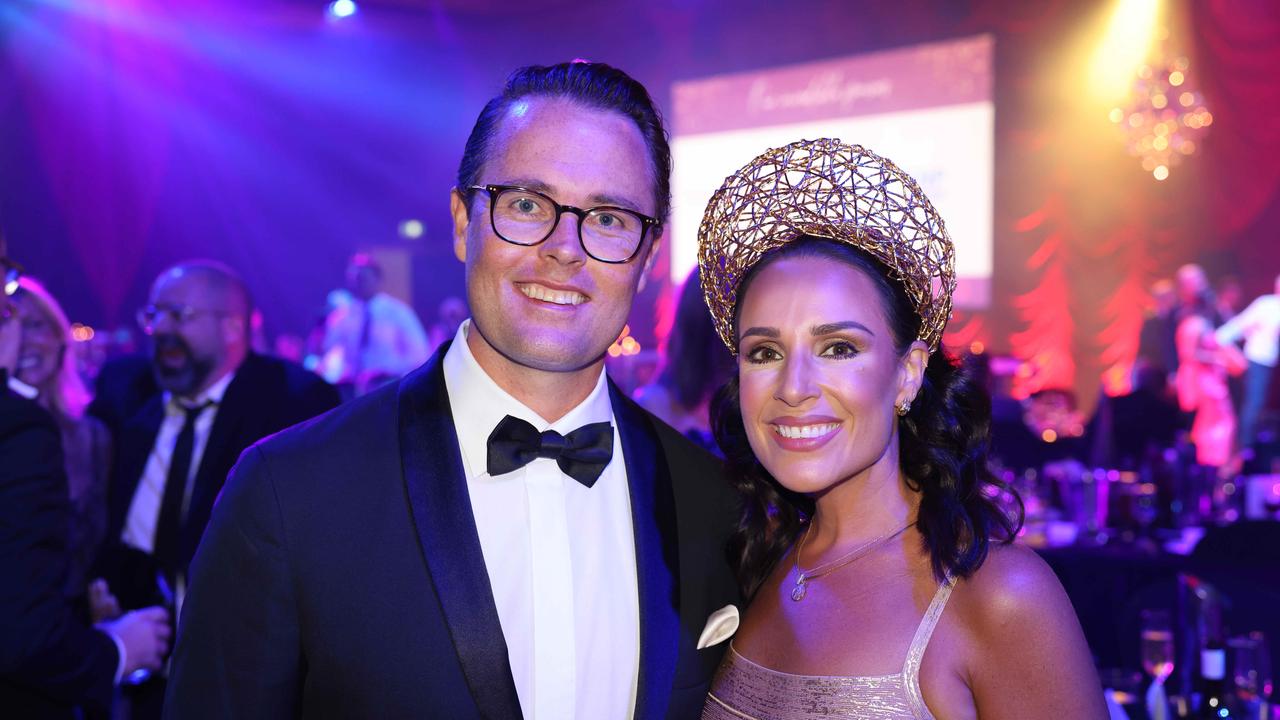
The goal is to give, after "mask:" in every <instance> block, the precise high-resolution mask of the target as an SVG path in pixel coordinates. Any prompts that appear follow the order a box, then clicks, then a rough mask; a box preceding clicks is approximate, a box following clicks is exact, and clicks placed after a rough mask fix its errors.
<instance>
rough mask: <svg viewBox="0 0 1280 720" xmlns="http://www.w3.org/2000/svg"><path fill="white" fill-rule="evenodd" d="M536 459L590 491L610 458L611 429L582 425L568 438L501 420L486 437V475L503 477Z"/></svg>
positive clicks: (517, 421)
mask: <svg viewBox="0 0 1280 720" xmlns="http://www.w3.org/2000/svg"><path fill="white" fill-rule="evenodd" d="M535 458H550V459H552V460H555V461H556V464H557V465H559V466H560V469H561V470H562V471H564V474H565V475H568V476H569V477H571V478H573V479H574V480H577V481H578V482H580V483H582V484H583V485H586V486H587V487H591V486H592V485H595V484H596V480H598V479H599V478H600V473H602V472H604V468H605V466H606V465H608V464H609V460H611V459H612V458H613V426H612V425H610V424H609V423H607V422H600V423H592V424H590V425H583V426H582V427H580V428H578V429H577V430H574V431H573V432H571V433H569V434H568V435H561V434H560V433H558V432H556V431H555V430H548V431H546V432H544V433H540V432H538V429H537V428H535V427H534V426H532V425H530V424H529V423H527V422H525V421H524V420H521V419H520V418H515V417H511V416H510V415H508V416H506V417H504V418H502V422H500V423H498V427H496V428H494V429H493V432H492V433H490V434H489V468H488V469H489V474H490V475H505V474H507V473H509V472H511V471H513V470H519V469H520V468H522V467H524V466H525V465H528V464H529V463H530V462H532V461H533V460H534V459H535Z"/></svg>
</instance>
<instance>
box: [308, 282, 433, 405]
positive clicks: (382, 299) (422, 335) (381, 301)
mask: <svg viewBox="0 0 1280 720" xmlns="http://www.w3.org/2000/svg"><path fill="white" fill-rule="evenodd" d="M366 316H367V317H368V320H366ZM365 322H370V323H372V324H371V325H370V327H369V337H368V342H367V344H366V345H365V346H364V348H363V349H362V348H361V347H360V337H361V334H362V333H363V331H364V324H365ZM324 350H325V353H324V358H323V359H322V360H321V362H320V368H321V372H320V374H321V375H323V376H324V378H325V379H326V380H328V381H329V382H335V383H336V382H344V381H351V380H355V379H356V377H357V376H359V375H360V374H361V373H382V374H386V375H393V376H397V377H398V376H400V375H403V374H405V373H407V372H409V371H410V370H413V369H414V368H416V367H418V366H419V365H421V364H422V363H424V362H426V361H427V358H428V357H430V355H431V348H430V345H429V344H428V342H427V332H426V330H424V329H423V328H422V323H421V322H420V321H419V320H418V315H417V313H415V312H414V311H413V308H411V307H409V306H408V305H406V304H404V303H403V302H401V301H399V300H397V299H396V298H393V297H391V296H390V295H388V294H386V293H378V294H377V295H374V296H373V297H372V298H369V300H368V301H367V302H366V301H360V300H352V301H351V303H350V304H348V305H345V306H343V307H340V308H337V309H336V310H334V311H333V312H332V313H330V315H329V318H328V319H327V320H326V321H325V336H324Z"/></svg>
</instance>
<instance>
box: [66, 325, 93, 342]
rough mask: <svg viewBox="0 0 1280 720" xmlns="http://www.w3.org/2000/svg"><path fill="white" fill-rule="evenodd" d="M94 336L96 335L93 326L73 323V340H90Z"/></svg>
mask: <svg viewBox="0 0 1280 720" xmlns="http://www.w3.org/2000/svg"><path fill="white" fill-rule="evenodd" d="M93 336H94V332H93V328H91V327H89V326H88V325H82V324H81V323H72V325H71V339H72V340H75V341H76V342H89V341H90V340H92V339H93Z"/></svg>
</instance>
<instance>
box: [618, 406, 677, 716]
mask: <svg viewBox="0 0 1280 720" xmlns="http://www.w3.org/2000/svg"><path fill="white" fill-rule="evenodd" d="M609 393H610V400H611V401H612V404H613V416H614V418H615V419H616V420H617V422H618V432H619V433H620V435H621V438H622V453H623V455H624V456H625V458H626V463H627V486H628V487H629V488H630V490H631V523H632V526H633V528H634V532H635V543H636V582H637V585H638V587H639V592H640V682H639V689H638V692H637V693H636V713H635V717H636V718H637V719H638V720H649V719H650V718H652V719H654V720H657V719H658V718H663V717H665V716H666V713H667V705H668V703H669V701H670V698H671V683H672V681H673V679H674V677H675V670H676V655H677V650H678V643H679V637H680V608H679V604H680V603H679V598H680V588H679V577H680V568H679V560H678V555H677V551H678V545H677V542H676V540H677V538H676V518H675V500H674V497H673V495H672V490H671V474H670V471H669V470H668V468H667V467H666V463H665V461H664V460H663V453H662V448H660V447H659V446H658V438H657V435H656V434H655V433H654V431H653V427H652V425H651V424H650V421H649V419H648V418H647V417H645V416H644V414H643V413H642V412H641V410H640V408H639V407H638V406H636V405H635V404H634V403H633V402H632V401H631V400H629V399H628V398H627V397H626V396H625V395H623V394H622V391H620V390H619V389H618V388H617V386H616V385H614V384H613V383H612V382H610V383H609Z"/></svg>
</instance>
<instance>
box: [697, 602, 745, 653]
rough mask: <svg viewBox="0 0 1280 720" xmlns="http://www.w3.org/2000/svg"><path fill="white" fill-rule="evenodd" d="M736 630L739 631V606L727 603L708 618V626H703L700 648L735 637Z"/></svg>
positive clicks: (699, 641) (699, 642)
mask: <svg viewBox="0 0 1280 720" xmlns="http://www.w3.org/2000/svg"><path fill="white" fill-rule="evenodd" d="M736 632H738V608H737V606H736V605H725V606H724V607H722V608H720V609H719V610H717V611H715V612H713V613H711V617H709V618H707V626H706V627H704V628H702V635H701V636H700V637H699V638H698V649H699V650H701V649H703V648H709V647H711V646H712V645H718V644H720V643H722V642H724V641H725V640H728V639H729V638H731V637H733V634H734V633H736Z"/></svg>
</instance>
